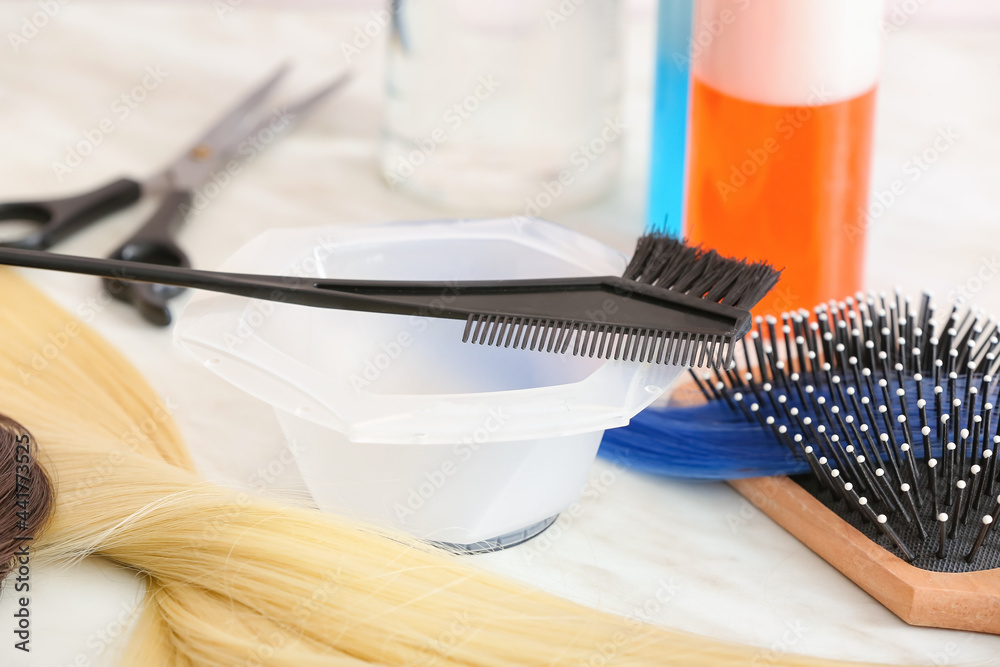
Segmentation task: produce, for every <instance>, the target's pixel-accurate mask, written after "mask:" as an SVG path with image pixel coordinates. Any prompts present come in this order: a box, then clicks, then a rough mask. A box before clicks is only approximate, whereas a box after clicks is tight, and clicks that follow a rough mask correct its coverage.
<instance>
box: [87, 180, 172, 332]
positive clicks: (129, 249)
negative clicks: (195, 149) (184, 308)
mask: <svg viewBox="0 0 1000 667" xmlns="http://www.w3.org/2000/svg"><path fill="white" fill-rule="evenodd" d="M190 205H191V195H190V193H188V192H183V191H171V192H168V193H167V194H166V195H165V196H164V197H163V200H162V201H161V202H160V207H159V208H158V209H157V210H156V213H154V214H153V216H152V217H151V218H150V219H149V220H148V221H147V222H146V224H144V225H143V226H142V227H141V228H139V230H138V231H136V233H135V234H133V235H132V236H131V238H129V239H128V240H127V241H125V243H123V244H122V245H121V246H119V247H118V249H117V250H115V251H114V252H113V253H111V255H110V258H111V259H123V260H126V261H129V262H142V263H145V264H161V265H164V266H179V267H183V268H190V266H191V261H190V260H189V259H188V256H187V255H186V254H185V253H184V251H183V250H181V249H180V247H179V246H178V245H177V244H176V243H175V242H174V239H173V236H174V233H175V232H176V231H177V228H178V227H179V226H180V225H181V223H183V222H184V216H185V214H186V213H187V212H188V210H189V209H190ZM122 278H123V279H115V278H104V279H103V283H104V289H105V291H106V292H107V293H108V294H110V295H111V296H112V297H114V298H115V299H118V300H119V301H123V302H125V303H129V304H132V305H133V306H135V308H136V310H138V311H139V314H140V315H142V317H143V318H144V319H145V320H146V321H147V322H150V323H152V324H155V325H157V326H161V327H165V326H167V325H168V324H170V321H171V319H172V318H171V315H170V308H169V307H168V306H167V301H168V300H170V299H172V298H174V297H175V296H177V295H178V294H180V293H181V292H183V291H184V288H183V287H174V286H171V285H157V284H152V283H135V282H129V281H128V280H127V278H128V275H127V273H126V274H123V276H122Z"/></svg>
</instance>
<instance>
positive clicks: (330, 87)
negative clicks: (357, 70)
mask: <svg viewBox="0 0 1000 667" xmlns="http://www.w3.org/2000/svg"><path fill="white" fill-rule="evenodd" d="M350 78H351V72H349V71H348V72H345V73H343V74H341V75H340V76H338V77H337V78H336V79H334V80H332V81H330V82H329V83H327V84H326V85H324V86H322V87H320V88H319V89H318V90H316V91H314V92H313V93H312V94H311V95H307V96H306V97H304V98H302V99H300V100H297V101H296V102H293V103H292V104H288V105H285V106H283V107H281V108H280V109H276V110H275V112H274V113H273V114H271V115H269V116H267V117H265V118H262V119H260V121H259V122H258V123H257V124H256V125H255V126H254V128H253V130H251V131H250V132H248V133H247V134H246V136H245V137H244V139H248V138H250V137H254V136H257V137H260V135H261V133H262V132H263V131H264V129H265V128H267V127H269V126H270V128H271V130H272V131H273V132H275V133H281V132H284V131H286V130H288V129H289V128H290V126H291V125H294V124H296V123H298V122H299V121H300V120H301V119H302V118H303V117H305V116H306V114H308V113H309V112H310V111H312V110H313V109H314V108H315V107H316V106H317V105H319V103H320V102H322V101H323V100H325V99H326V98H327V97H329V96H330V94H331V93H333V92H334V91H335V90H337V89H338V88H340V87H341V86H343V85H344V84H345V83H347V82H348V81H349V80H350ZM265 143H266V142H265Z"/></svg>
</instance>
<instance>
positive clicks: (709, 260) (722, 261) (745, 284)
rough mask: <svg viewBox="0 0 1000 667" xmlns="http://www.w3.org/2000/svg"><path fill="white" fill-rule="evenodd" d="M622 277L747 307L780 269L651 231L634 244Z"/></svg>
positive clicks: (773, 281)
mask: <svg viewBox="0 0 1000 667" xmlns="http://www.w3.org/2000/svg"><path fill="white" fill-rule="evenodd" d="M622 277H623V278H626V279H628V280H635V281H637V282H642V283H647V284H649V285H653V286H655V287H662V288H664V289H669V290H675V291H680V292H683V293H684V294H690V295H692V296H696V297H699V298H703V299H706V300H708V301H714V302H716V303H721V304H723V305H728V306H733V307H734V308H743V309H744V310H750V309H751V308H753V307H754V306H755V305H756V304H757V302H759V301H760V300H761V299H762V298H764V295H766V294H767V293H768V292H769V291H770V290H771V288H772V287H774V286H775V284H777V282H778V278H779V277H781V271H779V270H776V269H775V268H774V267H773V266H771V265H770V264H768V263H767V262H750V261H747V260H745V259H744V260H738V259H731V258H728V257H723V256H721V255H720V254H719V253H717V252H716V251H714V250H703V249H702V248H701V247H700V246H699V247H694V246H689V245H687V244H686V243H685V242H683V241H680V240H678V239H675V238H673V237H670V236H667V235H666V234H658V233H653V234H646V235H645V236H642V237H641V238H640V239H639V241H638V242H637V243H636V246H635V252H634V253H633V255H632V261H631V262H629V265H628V267H627V268H626V269H625V273H624V274H623V276H622Z"/></svg>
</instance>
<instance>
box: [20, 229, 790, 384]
mask: <svg viewBox="0 0 1000 667" xmlns="http://www.w3.org/2000/svg"><path fill="white" fill-rule="evenodd" d="M0 264H9V265H12V266H23V267H30V268H37V269H53V270H56V271H69V272H72V273H84V274H89V275H95V276H102V277H104V278H110V279H113V280H117V281H123V282H124V281H140V282H151V283H158V284H163V285H173V286H177V287H191V288H197V289H205V290H211V291H215V292H224V293H227V294H235V295H237V296H245V297H249V298H254V299H266V300H270V301H281V302H284V303H293V304H300V305H305V306H314V307H319V308H337V309H342V310H362V311H368V312H375V313H392V314H400V315H419V316H429V317H439V318H450V319H460V320H465V321H466V325H465V333H464V336H463V341H465V342H471V343H479V344H481V345H482V344H487V345H495V346H500V347H515V348H521V349H525V348H528V349H531V350H544V351H546V352H560V353H566V352H571V353H572V354H574V355H585V356H590V357H598V358H605V359H627V360H630V361H645V362H653V363H663V364H672V365H681V366H705V365H708V366H712V367H723V366H728V365H729V364H730V363H731V362H732V359H733V353H734V350H735V347H736V341H737V340H739V339H740V338H742V337H743V335H745V334H746V333H747V332H748V331H749V330H750V328H751V316H750V313H749V310H748V309H749V308H751V307H753V305H754V304H756V303H757V302H758V301H759V300H760V299H761V298H763V296H764V295H765V294H767V292H768V291H769V290H770V289H771V287H773V286H774V284H775V283H776V282H777V280H778V276H779V274H780V272H778V271H775V270H774V268H772V267H771V266H770V265H769V264H765V263H762V262H757V263H751V262H747V261H740V260H735V259H727V258H724V257H721V256H720V255H718V254H717V253H716V252H715V251H714V250H709V251H703V250H701V249H700V248H692V247H689V246H687V245H684V243H682V242H680V241H677V240H675V239H672V238H670V237H668V236H665V235H662V234H649V235H646V236H643V237H642V238H640V239H639V242H638V243H637V245H636V249H635V254H634V256H633V257H632V261H631V262H630V263H629V265H628V267H627V268H626V270H625V274H624V275H623V276H622V277H616V276H606V277H583V278H551V279H539V280H495V281H452V282H404V281H382V282H378V281H350V280H327V279H319V278H297V277H290V276H261V275H248V274H235V273H219V272H214V271H198V270H194V269H188V268H183V267H176V266H163V265H158V264H146V263H140V262H132V261H122V260H111V259H95V258H90V257H75V256H70V255H57V254H53V253H49V252H40V251H32V250H16V249H12V248H0ZM442 293H447V294H448V295H449V302H448V303H444V302H443V300H442V299H441V298H440V297H441V294H442ZM598 316H599V317H598Z"/></svg>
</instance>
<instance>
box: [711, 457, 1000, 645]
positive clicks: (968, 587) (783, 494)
mask: <svg viewBox="0 0 1000 667" xmlns="http://www.w3.org/2000/svg"><path fill="white" fill-rule="evenodd" d="M729 484H730V485H731V486H732V487H733V488H735V489H736V490H737V491H738V492H739V493H741V494H742V495H743V496H744V497H745V498H746V499H747V500H749V501H750V502H751V503H753V504H754V505H756V506H757V507H758V508H759V509H760V510H761V511H762V512H764V513H765V514H767V515H768V516H769V517H771V518H772V519H773V520H774V521H776V522H777V523H778V524H779V525H780V526H781V527H783V528H784V529H785V530H787V531H788V532H789V533H791V534H792V535H794V536H795V537H797V538H798V539H799V540H800V541H801V542H802V543H803V544H805V545H806V546H807V547H809V548H810V549H812V550H813V551H814V552H816V554H818V555H819V556H820V557H821V558H823V559H824V560H825V561H826V562H828V563H830V565H833V566H834V567H835V568H837V569H838V570H840V572H841V573H843V574H844V575H845V576H847V577H848V578H849V579H850V580H851V581H853V582H854V583H855V584H857V585H858V586H860V587H861V588H863V589H864V590H865V591H867V592H868V593H869V594H870V595H871V596H872V597H874V598H875V599H876V600H878V601H879V602H881V603H882V604H883V605H885V607H886V608H888V609H889V610H890V611H892V612H893V613H894V614H896V615H897V616H899V618H901V619H902V620H904V621H906V622H907V623H909V624H911V625H920V626H926V627H933V628H950V629H953V630H971V631H974V632H988V633H992V634H1000V570H982V571H980V572H967V573H950V572H930V571H927V570H921V569H919V568H916V567H913V566H912V565H910V564H908V563H907V562H905V561H904V560H902V559H901V558H898V557H897V556H895V555H893V554H892V553H890V552H888V551H886V550H885V549H883V548H882V547H881V546H879V545H878V544H876V543H875V542H872V541H871V540H870V539H868V537H866V536H865V535H864V534H862V533H861V532H860V531H858V530H857V529H856V528H854V527H853V526H851V525H850V524H849V523H847V522H846V521H844V520H843V519H841V518H840V517H839V516H837V514H836V513H834V512H832V511H831V510H830V509H829V508H827V507H826V506H825V505H823V503H821V502H820V501H819V500H817V499H816V498H814V497H813V496H812V494H810V493H809V492H808V491H806V490H805V489H803V488H802V487H801V486H799V485H798V484H796V483H795V482H794V481H792V480H790V479H788V478H787V477H755V478H751V479H740V480H732V481H730V482H729Z"/></svg>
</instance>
